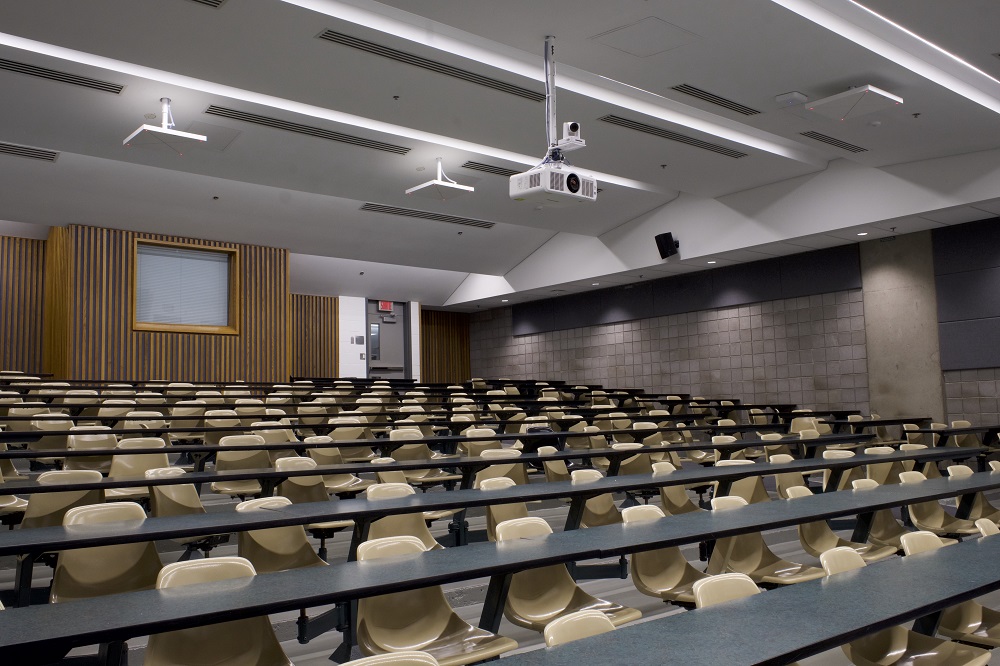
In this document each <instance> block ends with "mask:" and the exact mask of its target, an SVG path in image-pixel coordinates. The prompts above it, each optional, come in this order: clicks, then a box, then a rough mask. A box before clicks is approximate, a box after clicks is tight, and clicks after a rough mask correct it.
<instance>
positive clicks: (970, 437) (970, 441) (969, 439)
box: [948, 420, 982, 448]
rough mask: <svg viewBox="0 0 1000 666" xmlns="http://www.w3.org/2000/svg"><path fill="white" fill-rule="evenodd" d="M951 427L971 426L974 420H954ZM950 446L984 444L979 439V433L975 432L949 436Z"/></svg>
mask: <svg viewBox="0 0 1000 666" xmlns="http://www.w3.org/2000/svg"><path fill="white" fill-rule="evenodd" d="M951 427H952V428H971V427H972V422H971V421H964V420H959V421H952V422H951ZM948 446H956V447H960V448H961V447H966V446H972V447H976V446H982V444H981V443H980V441H979V435H977V434H975V433H965V434H962V435H955V436H953V437H949V438H948Z"/></svg>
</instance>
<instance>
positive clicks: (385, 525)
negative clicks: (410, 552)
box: [366, 483, 444, 550]
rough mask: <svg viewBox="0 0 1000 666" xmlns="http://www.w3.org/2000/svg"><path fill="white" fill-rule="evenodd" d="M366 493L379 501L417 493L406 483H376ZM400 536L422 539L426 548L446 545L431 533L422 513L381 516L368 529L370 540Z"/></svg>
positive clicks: (437, 548) (369, 497) (436, 548)
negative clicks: (440, 542)
mask: <svg viewBox="0 0 1000 666" xmlns="http://www.w3.org/2000/svg"><path fill="white" fill-rule="evenodd" d="M366 494H367V496H368V499H369V500H371V501H379V500H387V499H395V498H397V497H406V496H407V495H415V494H416V491H415V490H414V489H413V487H412V486H410V485H408V484H405V483H376V484H374V485H372V486H369V487H368V490H367V491H366ZM399 536H412V537H416V538H418V539H420V542H421V543H422V544H423V546H424V548H423V549H424V550H439V549H441V548H443V547H444V546H442V545H441V544H439V543H438V542H437V540H435V539H434V536H433V535H431V532H430V530H429V529H427V523H426V522H425V519H424V516H423V514H420V513H398V514H395V515H392V516H386V517H384V518H379V519H378V520H376V521H375V522H373V523H372V524H371V527H370V528H369V531H368V539H369V540H372V539H382V538H386V537H399Z"/></svg>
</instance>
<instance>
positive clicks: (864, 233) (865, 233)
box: [858, 231, 868, 236]
mask: <svg viewBox="0 0 1000 666" xmlns="http://www.w3.org/2000/svg"><path fill="white" fill-rule="evenodd" d="M858 235H859V236H867V235H868V232H867V231H859V232H858Z"/></svg>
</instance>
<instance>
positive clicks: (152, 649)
mask: <svg viewBox="0 0 1000 666" xmlns="http://www.w3.org/2000/svg"><path fill="white" fill-rule="evenodd" d="M256 574H257V572H256V571H255V570H254V567H253V565H252V564H250V562H248V561H247V560H245V559H243V558H242V557H217V558H214V559H211V560H199V561H195V562H177V563H174V564H168V565H167V566H165V567H163V570H162V571H161V572H160V575H159V577H158V578H157V579H156V588H157V589H160V590H162V589H169V588H175V587H181V586H186V585H205V584H207V583H213V582H217V581H223V580H232V579H238V578H250V577H252V576H255V575H256ZM222 664H233V665H234V666H235V665H236V664H253V666H292V662H291V661H289V660H288V657H286V656H285V653H284V652H283V651H282V649H281V644H280V643H278V639H277V638H276V637H275V635H274V629H273V628H272V627H271V621H270V620H269V619H268V618H267V616H266V615H265V616H261V617H253V618H247V619H244V620H232V621H229V622H222V623H218V624H213V625H210V626H205V627H193V628H191V629H181V630H178V631H171V632H167V633H163V634H155V635H153V636H150V637H149V644H148V645H147V646H146V657H145V661H143V665H144V666H217V665H218V666H221V665H222Z"/></svg>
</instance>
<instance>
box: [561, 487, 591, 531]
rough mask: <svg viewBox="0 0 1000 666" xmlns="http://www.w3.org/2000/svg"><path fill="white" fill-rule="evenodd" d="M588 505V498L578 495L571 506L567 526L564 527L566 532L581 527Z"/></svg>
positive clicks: (567, 516)
mask: <svg viewBox="0 0 1000 666" xmlns="http://www.w3.org/2000/svg"><path fill="white" fill-rule="evenodd" d="M586 503H587V498H586V497H581V496H579V495H578V496H576V497H574V498H573V499H572V501H571V502H570V505H569V513H568V514H567V515H566V525H565V526H564V527H563V530H564V531H566V532H568V531H570V530H575V529H578V528H579V527H580V522H581V521H582V520H583V509H584V505H585V504H586Z"/></svg>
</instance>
